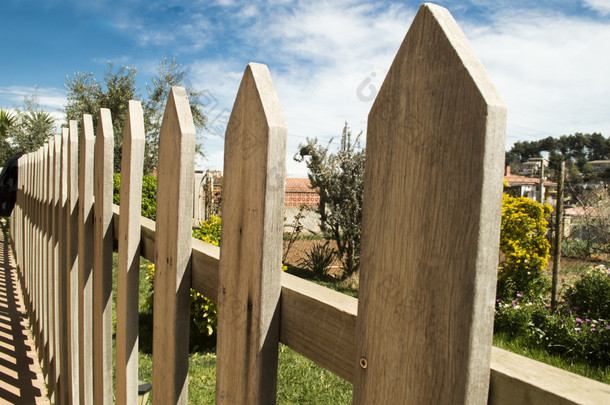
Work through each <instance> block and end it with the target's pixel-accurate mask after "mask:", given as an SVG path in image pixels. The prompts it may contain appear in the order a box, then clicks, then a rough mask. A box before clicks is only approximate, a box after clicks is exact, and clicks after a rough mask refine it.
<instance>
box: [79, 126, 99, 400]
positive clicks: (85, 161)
mask: <svg viewBox="0 0 610 405" xmlns="http://www.w3.org/2000/svg"><path fill="white" fill-rule="evenodd" d="M81 128H82V133H81V135H80V140H79V142H80V147H79V149H80V150H79V155H80V158H79V162H78V163H79V164H78V166H79V177H78V194H79V198H78V340H79V341H78V364H79V371H78V375H79V386H80V387H79V394H80V397H79V403H80V404H82V405H91V404H93V255H92V253H91V252H93V251H94V244H93V238H94V226H93V183H94V176H93V160H94V149H93V148H94V145H95V137H94V134H93V118H92V117H91V115H89V114H85V115H83V120H82V126H81Z"/></svg>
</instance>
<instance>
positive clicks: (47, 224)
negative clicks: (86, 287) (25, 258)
mask: <svg viewBox="0 0 610 405" xmlns="http://www.w3.org/2000/svg"><path fill="white" fill-rule="evenodd" d="M50 147H51V146H50V143H49V141H47V142H46V143H45V144H44V151H43V159H42V164H43V171H42V198H43V203H42V209H43V225H42V226H43V229H44V238H43V241H42V242H43V245H42V264H41V266H42V272H41V276H42V277H41V287H42V308H41V310H42V317H43V324H42V329H43V331H44V340H43V345H44V346H43V353H44V356H43V358H41V359H40V360H41V364H42V367H43V369H44V370H45V373H44V376H45V383H46V384H48V383H49V380H48V377H49V373H48V370H49V358H50V356H49V354H50V353H49V350H50V344H49V343H50V340H51V336H50V325H49V319H50V318H49V280H48V275H49V257H50V254H51V250H50V247H51V243H50V240H51V217H50V215H49V214H50V207H51V201H50V198H49V180H50V178H49V169H50V167H49V166H50V163H49V162H50V154H49V150H50Z"/></svg>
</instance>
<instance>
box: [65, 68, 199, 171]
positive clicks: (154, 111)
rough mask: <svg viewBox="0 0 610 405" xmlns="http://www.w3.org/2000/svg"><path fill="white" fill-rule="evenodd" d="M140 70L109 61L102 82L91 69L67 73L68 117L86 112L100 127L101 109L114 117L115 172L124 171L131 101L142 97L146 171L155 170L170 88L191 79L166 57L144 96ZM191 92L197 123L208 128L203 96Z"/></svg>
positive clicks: (78, 115) (194, 116)
mask: <svg viewBox="0 0 610 405" xmlns="http://www.w3.org/2000/svg"><path fill="white" fill-rule="evenodd" d="M137 74H138V71H137V69H136V68H134V67H128V66H121V67H120V68H119V69H117V70H115V69H114V64H113V63H112V62H108V69H107V70H106V71H105V72H104V79H103V81H102V82H99V81H97V80H96V79H95V77H93V74H92V73H89V72H76V73H74V74H73V75H72V77H70V76H66V83H65V85H64V86H65V87H66V90H67V103H66V105H65V106H64V111H65V112H66V119H67V120H68V121H69V120H77V121H78V122H79V123H80V122H81V120H82V115H83V114H91V116H92V117H93V125H94V127H97V121H98V119H99V110H100V108H108V109H109V110H110V115H111V116H112V126H113V131H114V172H115V173H119V172H120V171H121V158H122V155H121V151H122V147H123V128H124V125H125V119H126V115H127V107H128V101H129V100H139V101H142V103H143V110H144V124H145V129H146V149H145V154H144V173H151V172H152V169H153V168H154V167H156V166H157V161H158V148H159V131H160V129H161V120H162V117H163V112H164V110H165V104H166V103H167V97H168V95H169V90H170V89H171V87H172V86H183V85H184V84H185V83H186V82H187V78H186V72H185V71H184V70H183V68H182V64H180V63H177V62H176V60H175V58H174V59H172V61H170V62H168V61H167V58H164V59H163V60H162V61H161V62H160V63H159V67H158V68H157V75H154V76H153V78H152V86H149V85H148V84H147V85H146V88H147V90H148V98H146V99H142V96H141V95H140V94H139V92H138V89H137V88H136V77H137ZM187 94H188V96H189V102H190V105H191V112H192V114H193V120H194V122H195V126H196V127H197V128H198V129H200V130H201V129H204V128H205V123H206V117H205V115H204V113H203V105H202V103H201V101H200V100H199V97H200V96H201V95H202V93H201V92H197V91H195V90H193V89H191V88H188V87H187ZM198 136H199V139H198V143H197V146H196V148H197V152H198V153H199V154H200V155H203V153H202V148H203V147H202V145H203V143H202V142H203V138H202V135H201V134H199V135H198Z"/></svg>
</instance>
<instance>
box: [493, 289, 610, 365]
mask: <svg viewBox="0 0 610 405" xmlns="http://www.w3.org/2000/svg"><path fill="white" fill-rule="evenodd" d="M519 295H521V294H519ZM515 298H516V299H513V300H509V301H503V300H501V299H498V300H497V302H496V316H495V318H494V333H495V332H502V333H505V334H507V335H508V336H509V337H512V338H515V337H517V336H522V337H524V338H525V342H526V344H527V345H529V346H532V347H537V348H541V349H544V350H545V351H547V352H548V353H550V354H557V355H560V356H562V357H563V358H566V359H571V360H575V361H582V362H587V363H588V364H591V365H600V366H608V365H609V364H610V324H609V323H608V320H605V319H595V318H586V317H584V316H583V315H580V314H579V313H578V312H576V311H574V310H573V309H572V308H569V307H567V306H564V307H563V308H562V310H561V311H560V313H551V311H550V307H549V305H548V302H549V301H548V299H547V298H544V299H541V298H538V299H534V300H529V299H526V298H525V297H523V296H521V297H519V296H517V297H515Z"/></svg>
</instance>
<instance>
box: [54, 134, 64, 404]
mask: <svg viewBox="0 0 610 405" xmlns="http://www.w3.org/2000/svg"><path fill="white" fill-rule="evenodd" d="M54 145H55V152H54V154H53V166H54V168H55V169H54V170H53V178H54V180H53V218H52V222H53V225H52V226H53V267H52V272H53V274H52V277H53V323H54V327H53V329H54V331H55V383H54V384H53V386H52V388H51V389H52V396H54V400H55V403H57V404H60V403H61V393H60V392H59V380H60V376H61V361H62V358H61V334H60V333H61V328H60V305H59V304H60V299H59V281H60V280H59V273H60V272H59V264H60V256H61V240H60V230H61V228H62V227H61V226H60V221H59V219H60V212H61V206H60V201H61V196H60V195H61V135H55V142H54Z"/></svg>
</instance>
